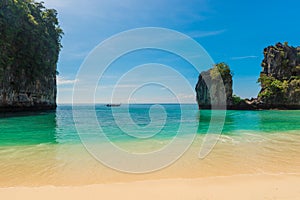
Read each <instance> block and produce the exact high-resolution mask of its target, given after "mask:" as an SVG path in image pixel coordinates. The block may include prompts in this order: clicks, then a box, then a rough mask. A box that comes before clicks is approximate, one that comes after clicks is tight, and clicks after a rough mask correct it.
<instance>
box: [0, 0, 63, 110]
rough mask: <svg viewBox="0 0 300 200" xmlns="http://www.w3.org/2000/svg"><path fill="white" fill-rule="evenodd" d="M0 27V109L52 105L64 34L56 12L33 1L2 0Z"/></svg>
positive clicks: (21, 108)
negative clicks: (61, 41)
mask: <svg viewBox="0 0 300 200" xmlns="http://www.w3.org/2000/svg"><path fill="white" fill-rule="evenodd" d="M0 27H1V28H0V111H23V110H29V111H33V110H49V109H55V108H56V75H57V61H58V56H59V51H60V49H61V44H60V40H61V35H62V34H63V33H62V30H61V29H60V27H59V24H58V20H57V12H56V11H55V10H53V9H47V8H45V7H44V6H43V3H37V2H34V1H14V0H6V1H1V2H0Z"/></svg>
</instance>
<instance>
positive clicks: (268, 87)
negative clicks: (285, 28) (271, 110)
mask: <svg viewBox="0 0 300 200" xmlns="http://www.w3.org/2000/svg"><path fill="white" fill-rule="evenodd" d="M264 56H265V57H264V60H263V62H262V67H263V72H262V73H261V75H260V77H259V79H258V82H259V83H260V85H261V88H262V89H261V91H260V93H259V95H258V99H259V100H261V101H263V102H265V103H267V104H270V105H275V106H276V105H280V106H281V105H300V48H299V47H297V48H295V47H292V46H289V45H288V43H287V42H285V43H284V44H281V43H277V44H276V45H275V46H269V47H267V48H265V49H264Z"/></svg>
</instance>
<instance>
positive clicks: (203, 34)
mask: <svg viewBox="0 0 300 200" xmlns="http://www.w3.org/2000/svg"><path fill="white" fill-rule="evenodd" d="M224 32H226V30H225V29H222V30H216V31H195V32H190V33H188V35H189V36H190V37H192V38H202V37H208V36H214V35H220V34H222V33H224Z"/></svg>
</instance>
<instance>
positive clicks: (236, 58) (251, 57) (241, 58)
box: [230, 56, 258, 60]
mask: <svg viewBox="0 0 300 200" xmlns="http://www.w3.org/2000/svg"><path fill="white" fill-rule="evenodd" d="M253 58H258V56H240V57H232V58H230V60H244V59H253Z"/></svg>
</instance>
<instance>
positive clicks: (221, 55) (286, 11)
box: [44, 0, 300, 103]
mask: <svg viewBox="0 0 300 200" xmlns="http://www.w3.org/2000/svg"><path fill="white" fill-rule="evenodd" d="M44 2H45V5H46V6H47V7H49V8H55V9H56V10H57V11H58V13H59V21H60V24H61V27H62V28H63V30H64V32H65V35H64V37H63V40H62V43H63V46H64V47H63V49H62V52H61V54H60V59H59V63H58V70H59V72H60V75H59V78H58V83H59V86H58V87H59V88H58V102H59V103H69V102H71V101H72V88H73V84H74V82H75V81H77V80H76V73H77V71H78V69H79V67H80V65H81V64H82V62H83V60H84V58H85V57H86V56H87V55H88V53H89V52H90V51H91V50H92V49H93V48H94V47H95V46H96V45H98V44H99V43H100V42H102V41H103V40H105V39H107V38H108V37H110V36H112V35H114V34H117V33H119V32H122V31H126V30H129V29H133V28H141V27H163V28H169V29H173V30H176V31H179V32H182V33H184V34H187V35H188V36H190V37H192V38H193V39H195V40H196V41H197V42H199V43H200V44H201V45H202V46H203V47H204V48H205V49H206V50H207V52H208V53H209V54H210V56H211V57H212V58H213V60H214V61H215V62H226V63H227V64H229V65H230V67H231V69H232V70H233V72H234V93H235V94H237V95H239V96H241V97H248V98H250V97H255V96H256V95H257V93H258V91H259V85H258V84H257V83H256V80H257V78H258V76H259V73H260V71H261V66H260V63H261V61H262V58H263V54H262V52H263V49H264V47H267V46H268V45H273V44H275V43H276V42H284V41H288V42H289V44H290V45H293V46H298V45H300V42H299V35H300V26H299V21H298V20H297V18H298V17H297V13H298V9H299V7H300V1H298V0H290V1H276V0H273V1H258V0H252V1H247V0H245V1H237V0H226V1H222V0H189V1H183V0H173V1H171V0H152V1H145V0H122V1H121V0H119V1H116V0H89V1H83V0H44ZM130 56H131V57H130ZM165 60H168V61H166V62H164V61H165ZM170 60H172V61H170ZM149 62H158V63H162V64H168V65H171V66H172V65H174V68H176V69H178V70H179V71H180V70H182V73H183V74H184V76H186V78H187V79H188V80H189V82H190V84H191V85H192V86H193V87H194V85H195V84H196V81H197V77H198V75H199V74H197V72H196V71H193V69H191V67H189V66H188V64H187V63H184V61H181V60H180V59H178V58H176V57H174V58H173V57H172V55H167V54H163V55H162V54H159V53H157V52H151V51H149V52H147V51H143V52H140V53H139V54H136V55H129V57H128V58H127V59H123V60H120V61H119V65H117V64H116V65H115V66H114V67H112V69H111V70H110V71H108V72H107V74H106V75H105V77H104V80H103V82H102V83H101V87H102V90H99V92H98V93H97V94H96V101H97V102H99V103H105V102H108V101H109V97H110V91H111V89H112V86H113V84H114V83H115V81H116V80H117V78H118V77H120V76H121V75H122V73H124V72H126V70H125V69H127V68H122V69H121V68H120V66H124V65H128V66H129V65H130V66H132V67H134V65H139V64H143V63H149ZM128 69H129V67H128ZM128 69H127V70H128ZM145 76H146V75H145ZM139 78H141V77H139ZM132 81H133V82H134V80H132ZM126 85H127V86H128V87H131V86H132V85H129V84H125V85H123V86H124V88H125V87H126ZM156 87H157V86H156ZM175 87H180V84H178V85H177V86H176V84H175ZM147 90H148V92H146V91H142V92H141V94H140V96H137V100H136V101H137V102H169V100H170V99H169V98H170V97H169V95H163V94H160V93H161V90H159V88H157V89H155V88H151V87H149V88H148V89H147ZM157 91H160V92H157ZM180 95H182V96H184V97H186V102H195V101H194V99H195V98H194V96H193V95H192V94H190V93H189V94H184V93H182V94H180ZM124 98H125V96H124ZM119 101H120V102H124V101H126V99H122V98H120V99H119Z"/></svg>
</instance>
